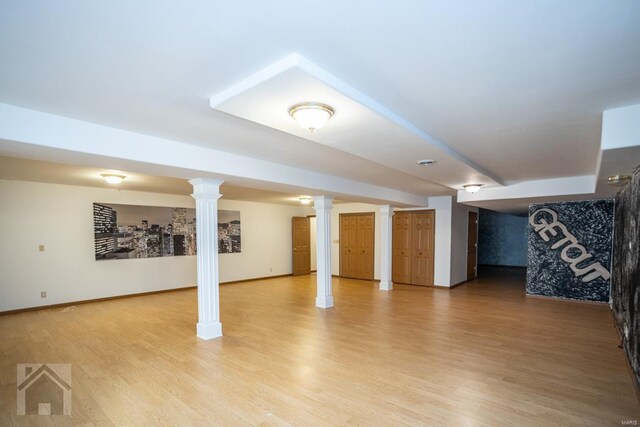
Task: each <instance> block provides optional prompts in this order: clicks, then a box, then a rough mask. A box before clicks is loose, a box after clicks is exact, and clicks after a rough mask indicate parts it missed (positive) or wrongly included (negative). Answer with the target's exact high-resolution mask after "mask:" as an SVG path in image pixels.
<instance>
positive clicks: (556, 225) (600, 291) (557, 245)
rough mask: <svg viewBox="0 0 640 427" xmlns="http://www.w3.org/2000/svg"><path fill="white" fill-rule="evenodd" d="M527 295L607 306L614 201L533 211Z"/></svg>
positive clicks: (541, 207)
mask: <svg viewBox="0 0 640 427" xmlns="http://www.w3.org/2000/svg"><path fill="white" fill-rule="evenodd" d="M528 230H529V251H528V268H527V294H530V295H542V296H549V297H556V298H567V299H575V300H587V301H600V302H608V301H609V295H610V292H609V288H610V274H611V273H610V269H611V247H612V234H613V200H589V201H582V202H563V203H547V204H537V205H531V206H530V207H529V226H528Z"/></svg>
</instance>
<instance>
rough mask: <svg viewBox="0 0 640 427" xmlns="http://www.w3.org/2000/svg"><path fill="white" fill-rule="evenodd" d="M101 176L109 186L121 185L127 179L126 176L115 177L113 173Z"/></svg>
mask: <svg viewBox="0 0 640 427" xmlns="http://www.w3.org/2000/svg"><path fill="white" fill-rule="evenodd" d="M100 176H101V177H102V178H104V180H105V181H107V182H108V183H109V184H120V183H121V182H122V181H123V180H124V179H125V178H126V177H125V176H124V175H114V174H112V173H103V174H102V175H100Z"/></svg>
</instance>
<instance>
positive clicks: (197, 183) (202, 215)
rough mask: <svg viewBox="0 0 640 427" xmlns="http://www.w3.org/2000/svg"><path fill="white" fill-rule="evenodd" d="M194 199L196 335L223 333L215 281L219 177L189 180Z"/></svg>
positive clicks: (216, 277)
mask: <svg viewBox="0 0 640 427" xmlns="http://www.w3.org/2000/svg"><path fill="white" fill-rule="evenodd" d="M189 183H190V184H191V185H193V194H192V195H191V196H192V197H193V198H194V199H196V245H197V251H198V259H197V264H198V325H197V335H198V337H199V338H202V339H205V340H210V339H212V338H217V337H221V336H222V323H220V293H219V281H218V199H219V198H220V196H222V194H220V185H221V184H222V181H219V180H217V179H208V178H197V179H192V180H190V181H189Z"/></svg>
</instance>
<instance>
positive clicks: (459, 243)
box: [449, 201, 478, 286]
mask: <svg viewBox="0 0 640 427" xmlns="http://www.w3.org/2000/svg"><path fill="white" fill-rule="evenodd" d="M469 212H478V208H475V207H472V206H467V205H462V204H459V203H456V202H455V201H453V203H452V210H451V213H452V215H451V279H450V282H449V283H450V286H453V285H457V284H458V283H462V282H464V281H465V280H467V242H468V237H469V227H468V224H469ZM476 229H477V224H476ZM476 265H477V257H476Z"/></svg>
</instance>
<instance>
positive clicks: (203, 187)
mask: <svg viewBox="0 0 640 427" xmlns="http://www.w3.org/2000/svg"><path fill="white" fill-rule="evenodd" d="M223 182H224V181H222V180H219V179H211V178H195V179H190V180H189V184H191V185H192V186H193V194H192V195H191V197H193V198H194V199H219V198H220V197H221V196H222V194H220V186H221V185H222V183H223Z"/></svg>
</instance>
